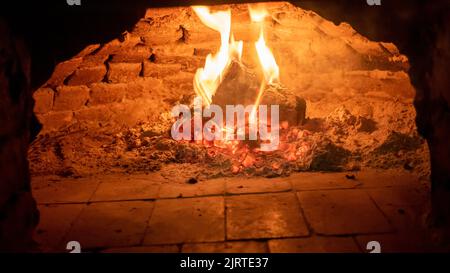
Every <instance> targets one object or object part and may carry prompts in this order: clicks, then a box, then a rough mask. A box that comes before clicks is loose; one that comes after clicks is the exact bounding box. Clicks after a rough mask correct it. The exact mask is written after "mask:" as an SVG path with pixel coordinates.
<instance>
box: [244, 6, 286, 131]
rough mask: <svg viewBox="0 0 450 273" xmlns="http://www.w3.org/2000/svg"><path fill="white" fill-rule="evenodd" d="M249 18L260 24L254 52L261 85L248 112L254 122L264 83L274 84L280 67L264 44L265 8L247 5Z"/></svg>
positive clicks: (266, 13)
mask: <svg viewBox="0 0 450 273" xmlns="http://www.w3.org/2000/svg"><path fill="white" fill-rule="evenodd" d="M249 12H250V18H251V20H252V22H255V23H259V24H260V31H259V38H258V41H256V43H255V48H256V53H257V54H258V59H259V62H260V64H261V68H262V70H263V74H264V79H263V80H262V81H261V85H260V87H259V90H258V96H257V97H256V101H255V104H254V107H253V110H252V112H251V114H250V122H252V123H254V122H256V110H257V109H258V106H259V104H260V102H261V98H262V95H263V93H264V89H265V87H266V84H274V83H276V82H278V81H279V76H280V69H279V68H278V65H277V62H276V61H275V57H274V56H273V54H272V52H271V51H270V49H269V48H268V47H267V45H266V41H265V40H264V27H263V23H264V18H265V17H266V16H267V15H268V12H267V10H265V9H254V8H252V7H251V6H249Z"/></svg>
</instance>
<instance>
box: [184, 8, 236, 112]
mask: <svg viewBox="0 0 450 273" xmlns="http://www.w3.org/2000/svg"><path fill="white" fill-rule="evenodd" d="M192 9H193V10H194V11H195V13H196V14H197V16H198V17H199V18H200V20H201V21H202V22H203V23H204V24H205V25H206V26H208V27H209V28H211V29H214V30H215V31H218V32H219V33H220V40H221V44H220V49H219V52H217V53H216V54H208V56H206V62H205V66H204V67H203V68H199V69H198V70H197V72H196V73H195V77H194V89H195V93H196V94H197V95H198V96H201V97H202V99H203V104H204V105H210V104H211V102H212V96H213V95H214V94H215V92H216V90H217V88H218V87H219V85H220V83H221V81H222V77H223V75H224V72H225V71H226V69H227V67H228V66H229V65H230V63H231V61H232V60H233V59H234V58H237V59H238V60H240V58H241V55H242V46H243V44H242V41H237V42H236V41H234V38H233V35H232V34H231V11H230V10H226V11H218V12H213V13H212V12H210V10H209V8H208V7H206V6H193V7H192Z"/></svg>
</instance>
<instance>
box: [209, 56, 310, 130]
mask: <svg viewBox="0 0 450 273" xmlns="http://www.w3.org/2000/svg"><path fill="white" fill-rule="evenodd" d="M259 88H260V80H259V79H258V78H257V75H256V73H254V72H253V71H252V70H251V69H250V68H248V67H247V66H245V65H244V64H243V63H241V62H238V61H233V62H232V63H231V65H230V66H229V68H228V70H227V71H226V73H225V76H224V79H223V80H222V82H221V83H220V85H219V87H218V88H217V91H216V93H215V94H214V96H213V97H212V102H213V104H216V105H219V106H221V107H222V108H223V109H225V106H226V105H238V104H242V105H244V106H247V105H253V104H255V100H256V97H257V95H258V91H259ZM260 104H261V105H267V106H269V105H279V107H280V122H283V121H287V122H288V123H289V125H293V126H295V125H300V124H302V123H303V122H304V120H305V115H306V102H305V100H304V99H303V98H301V97H299V96H296V95H295V94H294V92H293V91H292V90H290V89H288V88H286V87H284V86H282V85H281V84H268V85H265V87H264V90H263V94H262V97H261V101H260Z"/></svg>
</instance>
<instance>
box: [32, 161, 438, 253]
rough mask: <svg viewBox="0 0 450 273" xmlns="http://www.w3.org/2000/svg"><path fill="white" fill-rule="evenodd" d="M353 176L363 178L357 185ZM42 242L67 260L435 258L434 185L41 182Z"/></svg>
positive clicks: (325, 178) (390, 176) (369, 175)
mask: <svg viewBox="0 0 450 273" xmlns="http://www.w3.org/2000/svg"><path fill="white" fill-rule="evenodd" d="M353 175H354V177H353ZM32 185H33V193H34V196H35V198H36V199H37V201H38V203H39V209H40V212H41V221H40V225H39V227H38V229H37V231H36V234H35V239H36V241H37V242H38V243H39V245H40V249H42V250H43V251H50V252H53V251H57V252H60V251H62V252H65V251H66V250H65V245H66V244H67V242H68V241H72V240H75V241H79V242H80V243H81V247H82V251H86V252H368V251H367V250H366V244H367V242H369V241H372V240H376V241H379V242H380V243H381V247H382V252H397V251H415V252H416V251H420V252H422V251H431V250H432V249H431V248H430V246H429V245H427V244H426V243H425V242H426V241H427V240H426V239H425V237H426V234H427V232H424V230H423V229H422V228H421V226H422V224H421V223H423V222H424V221H423V218H424V217H423V215H424V213H423V212H424V211H425V209H426V208H427V206H428V197H427V196H428V193H429V188H428V183H427V182H426V181H420V180H419V179H418V178H417V177H416V176H415V175H413V174H412V173H409V172H406V171H400V170H374V169H368V170H363V171H359V172H354V173H313V172H305V173H295V174H293V175H291V176H289V177H278V178H272V179H269V178H243V177H235V178H221V179H214V180H206V181H198V182H197V183H195V184H188V183H186V182H185V181H183V180H181V179H179V178H176V177H174V178H173V179H167V178H164V177H162V176H161V175H160V174H159V173H149V174H107V175H101V176H100V175H97V176H92V177H89V178H79V179H68V178H61V177H57V176H40V177H34V178H33V184H32Z"/></svg>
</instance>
